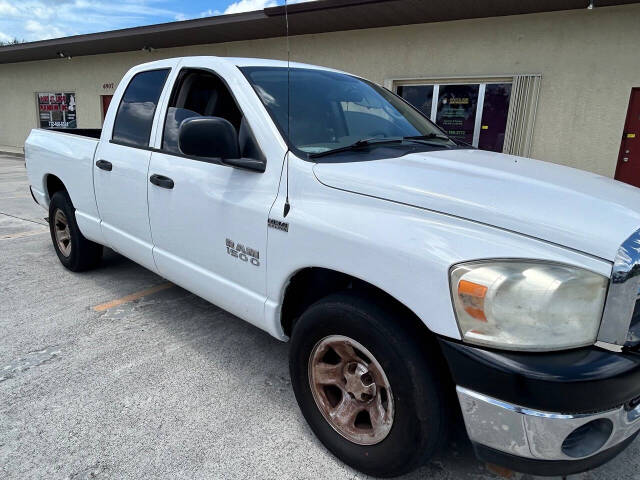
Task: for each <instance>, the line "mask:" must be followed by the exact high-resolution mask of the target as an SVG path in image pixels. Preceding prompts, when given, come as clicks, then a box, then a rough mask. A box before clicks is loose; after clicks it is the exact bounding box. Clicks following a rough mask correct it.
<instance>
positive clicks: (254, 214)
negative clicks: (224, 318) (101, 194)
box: [149, 58, 284, 328]
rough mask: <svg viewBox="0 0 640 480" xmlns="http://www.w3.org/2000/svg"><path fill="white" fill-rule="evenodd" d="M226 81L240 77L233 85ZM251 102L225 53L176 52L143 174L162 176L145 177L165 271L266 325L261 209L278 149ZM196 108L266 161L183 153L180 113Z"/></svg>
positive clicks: (275, 175) (270, 195)
mask: <svg viewBox="0 0 640 480" xmlns="http://www.w3.org/2000/svg"><path fill="white" fill-rule="evenodd" d="M214 68H215V70H214ZM227 84H233V85H236V86H237V87H238V88H237V89H236V88H234V94H232V92H231V91H230V89H229V88H228V87H227ZM257 102H259V100H258V98H257V96H256V95H255V93H254V92H253V89H252V88H251V86H250V85H249V84H248V82H247V81H246V79H245V78H244V77H243V76H242V74H241V73H240V72H239V70H238V69H237V68H233V66H232V65H229V64H227V62H220V63H216V61H215V60H214V59H202V60H199V59H197V58H192V59H189V58H187V59H185V60H183V62H182V63H181V65H180V68H179V69H178V74H177V79H176V81H175V87H174V90H173V91H172V93H171V95H170V100H169V102H163V104H167V107H166V111H165V112H164V114H163V115H164V116H163V128H159V130H158V132H157V134H156V144H155V147H156V148H155V149H154V152H153V154H152V157H151V163H150V168H149V178H150V179H151V178H152V177H153V176H154V175H156V176H159V177H161V178H163V179H164V181H162V182H157V183H149V218H150V221H151V233H152V236H153V242H154V258H155V262H156V265H157V266H158V271H159V273H160V274H161V275H162V276H164V277H166V278H168V279H169V280H171V281H173V282H175V283H177V284H178V285H181V286H183V287H184V288H186V289H188V290H190V291H192V292H194V293H196V294H198V295H200V296H201V297H203V298H205V299H207V300H209V301H210V302H213V303H215V304H216V305H218V306H220V307H222V308H224V309H225V310H228V311H230V312H232V313H233V314H235V315H237V316H239V317H241V318H243V319H244V320H247V321H249V322H252V323H254V324H257V325H258V326H261V327H263V328H264V326H263V325H262V322H263V318H264V302H265V299H266V267H267V265H266V262H267V260H268V259H267V258H266V253H267V248H266V246H267V219H268V216H269V210H270V208H271V205H272V204H273V202H274V200H275V198H276V196H277V190H278V182H279V178H280V172H281V169H282V162H283V156H284V150H283V149H282V146H279V145H273V136H272V137H271V142H269V141H268V140H267V139H266V138H265V137H266V135H265V134H264V133H263V130H262V129H263V128H264V127H262V128H261V124H264V123H265V122H264V118H263V117H260V116H259V115H257V113H256V110H257V108H256V105H257ZM194 116H216V117H222V118H225V119H226V120H228V121H229V122H231V123H232V124H233V125H234V126H235V127H236V130H237V131H238V132H239V137H240V148H241V150H242V151H243V156H244V157H247V158H258V157H260V158H262V159H266V160H267V164H266V171H265V172H264V173H258V172H252V171H246V170H240V169H236V168H233V167H230V166H226V165H223V164H221V163H219V162H216V161H207V160H205V159H202V158H200V159H198V158H190V157H187V156H185V155H182V154H181V153H180V150H179V147H178V132H179V126H180V122H182V121H183V120H184V119H186V118H189V117H194ZM265 140H266V141H265ZM156 178H157V177H156ZM167 179H168V180H170V181H168V180H167Z"/></svg>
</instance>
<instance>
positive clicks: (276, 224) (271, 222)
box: [267, 218, 289, 232]
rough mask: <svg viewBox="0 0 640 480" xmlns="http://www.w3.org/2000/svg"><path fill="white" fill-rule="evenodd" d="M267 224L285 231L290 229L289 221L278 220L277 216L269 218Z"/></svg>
mask: <svg viewBox="0 0 640 480" xmlns="http://www.w3.org/2000/svg"><path fill="white" fill-rule="evenodd" d="M267 225H268V226H269V227H270V228H275V229H276V230H282V231H283V232H288V231H289V224H288V223H287V222H281V221H280V220H276V219H275V218H270V219H268V220H267Z"/></svg>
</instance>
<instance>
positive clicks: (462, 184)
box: [314, 150, 640, 261]
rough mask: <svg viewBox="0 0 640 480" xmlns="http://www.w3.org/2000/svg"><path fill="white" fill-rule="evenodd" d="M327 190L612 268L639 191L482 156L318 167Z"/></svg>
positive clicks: (632, 225)
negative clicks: (423, 212) (460, 221)
mask: <svg viewBox="0 0 640 480" xmlns="http://www.w3.org/2000/svg"><path fill="white" fill-rule="evenodd" d="M314 173H315V175H316V178H317V179H318V180H319V181H320V182H321V183H323V184H324V185H326V186H328V187H333V188H338V189H341V190H345V191H349V192H353V193H358V194H363V195H368V196H372V197H376V198H379V199H383V200H389V201H393V202H398V203H402V204H406V205H411V206H414V207H419V208H424V209H428V210H431V211H435V212H441V213H444V214H448V215H454V216H456V217H461V218H464V219H468V220H471V221H474V222H480V223H483V224H487V225H491V226H494V227H498V228H502V229H506V230H510V231H513V232H517V233H520V234H524V235H528V236H532V237H536V238H539V239H542V240H545V241H548V242H552V243H555V244H559V245H563V246H565V247H569V248H572V249H575V250H579V251H582V252H585V253H588V254H590V255H594V256H597V257H600V258H604V259H606V260H610V261H613V259H614V258H615V255H616V253H617V251H618V247H619V246H620V244H622V242H623V241H624V240H625V239H626V238H627V237H628V236H629V235H631V233H633V232H634V231H635V230H636V229H637V228H638V227H640V189H639V188H636V187H632V186H630V185H627V184H624V183H621V182H617V181H615V180H612V179H610V178H607V177H603V176H600V175H596V174H594V173H589V172H585V171H581V170H576V169H573V168H569V167H564V166H561V165H556V164H552V163H547V162H542V161H538V160H532V159H529V158H521V157H515V156H511V155H503V154H498V153H492V152H486V151H482V150H446V151H436V152H423V153H412V154H408V155H405V156H403V157H399V158H391V159H383V160H372V161H364V162H363V161H360V162H351V163H318V164H316V165H315V166H314Z"/></svg>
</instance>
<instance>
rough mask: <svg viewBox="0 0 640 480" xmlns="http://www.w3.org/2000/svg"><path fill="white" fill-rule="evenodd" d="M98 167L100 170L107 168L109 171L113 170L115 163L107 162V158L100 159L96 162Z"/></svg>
mask: <svg viewBox="0 0 640 480" xmlns="http://www.w3.org/2000/svg"><path fill="white" fill-rule="evenodd" d="M96 167H98V168H99V169H100V170H106V171H107V172H110V171H111V170H113V165H112V164H111V162H107V161H106V160H98V161H97V162H96Z"/></svg>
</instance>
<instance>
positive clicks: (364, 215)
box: [25, 57, 640, 477]
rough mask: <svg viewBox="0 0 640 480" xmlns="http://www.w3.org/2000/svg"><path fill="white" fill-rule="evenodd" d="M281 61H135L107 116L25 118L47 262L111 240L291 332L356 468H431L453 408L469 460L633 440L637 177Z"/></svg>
mask: <svg viewBox="0 0 640 480" xmlns="http://www.w3.org/2000/svg"><path fill="white" fill-rule="evenodd" d="M289 67H290V68H288V64H287V63H286V62H278V61H270V60H256V59H238V58H215V57H186V58H176V59H169V60H162V61H157V62H152V63H147V64H144V65H140V66H137V67H135V68H133V69H131V70H130V71H129V72H128V73H127V74H126V75H125V77H124V79H123V80H122V82H121V83H120V85H119V86H118V88H117V90H116V92H115V96H114V99H113V101H112V103H111V107H110V108H109V111H108V113H107V115H106V118H105V122H104V128H103V129H102V130H101V131H99V130H95V131H93V130H91V131H90V130H74V131H71V130H68V131H63V132H59V131H58V132H56V131H47V130H40V129H35V130H33V131H32V132H31V135H30V136H29V138H28V139H27V142H26V146H25V152H26V163H27V169H28V174H29V182H30V185H31V191H32V193H33V197H34V199H35V201H36V202H37V203H39V204H40V205H41V206H43V207H44V208H47V209H48V210H49V223H50V228H51V238H52V240H53V245H54V248H55V250H56V253H57V255H58V257H59V259H60V261H61V262H62V263H63V265H64V266H65V267H67V268H68V269H70V270H72V271H80V270H85V269H88V268H90V267H93V266H95V265H96V264H97V263H98V262H99V261H100V257H101V255H102V246H103V245H104V246H108V247H110V248H112V249H114V250H116V251H117V252H119V253H121V254H122V255H125V256H126V257H128V258H130V259H132V260H134V261H135V262H138V263H139V264H141V265H143V266H144V267H146V268H148V269H150V270H152V271H154V272H156V273H158V274H159V275H161V276H163V277H165V278H167V279H169V280H171V281H172V282H175V283H176V284H178V285H180V286H182V287H184V288H186V289H188V290H190V291H192V292H194V293H196V294H197V295H199V296H201V297H203V298H205V299H207V300H209V301H210V302H213V303H215V304H216V305H218V306H220V307H221V308H224V309H225V310H228V311H229V312H231V313H233V314H234V315H237V316H238V317H240V318H242V319H244V320H246V321H248V322H251V323H252V324H254V325H256V326H257V327H259V328H262V329H264V330H265V331H266V332H268V333H269V334H271V335H273V336H274V337H276V338H278V339H280V340H290V341H291V348H290V373H291V381H292V384H293V389H294V391H295V395H296V398H297V400H298V403H299V405H300V408H301V409H302V413H303V414H304V416H305V418H306V420H307V421H308V423H309V425H310V426H311V428H312V430H313V431H314V432H315V434H316V435H317V436H318V438H319V439H320V440H321V441H322V442H323V443H324V445H326V447H327V448H328V449H329V450H330V451H331V452H333V453H334V454H335V455H336V456H337V457H339V458H340V459H342V460H343V461H344V462H346V463H347V464H349V465H351V466H353V467H354V468H356V469H358V470H360V471H362V472H365V473H367V474H371V475H375V476H383V477H384V476H395V475H399V474H402V473H404V472H407V471H410V470H412V469H414V468H416V467H418V466H419V465H421V464H423V463H424V462H425V461H426V460H427V459H429V458H430V457H431V456H432V454H433V453H434V451H435V450H436V449H437V447H438V446H439V445H442V443H443V441H444V440H445V439H446V433H447V432H448V431H450V430H451V429H452V425H453V422H455V419H456V418H458V417H459V416H460V415H461V416H462V418H463V419H464V424H465V427H466V431H467V433H468V436H469V438H470V440H471V442H472V444H473V446H474V449H475V451H476V454H477V455H478V457H479V458H481V459H483V460H485V461H488V462H491V463H495V464H500V465H504V466H506V467H508V468H511V469H513V470H518V471H523V472H529V473H533V474H539V475H561V474H569V473H575V472H579V471H584V470H587V469H590V468H593V467H595V466H598V465H600V464H602V463H604V462H606V461H607V460H609V459H611V458H612V457H614V456H615V455H616V454H618V453H619V452H620V451H622V450H623V449H624V448H625V447H626V446H627V445H629V443H631V442H632V441H633V439H634V438H635V437H636V435H637V434H638V431H639V429H640V406H639V404H640V349H639V345H640V302H638V301H637V298H638V293H639V286H640V276H638V273H639V272H640V231H639V230H638V229H639V228H640V190H638V189H636V188H634V187H631V186H628V185H624V184H622V183H618V182H616V181H613V180H611V179H609V178H604V177H601V176H598V175H594V174H592V173H586V172H581V171H578V170H573V169H570V168H566V167H562V166H559V165H554V164H549V163H544V162H540V161H536V160H531V159H528V158H518V157H514V156H508V155H502V154H496V153H491V152H484V151H480V150H476V149H473V148H471V147H469V146H468V145H462V144H457V143H456V142H454V141H452V140H451V139H449V138H448V137H447V136H446V135H445V134H444V133H443V132H442V131H441V130H440V129H439V128H438V127H437V126H435V125H434V124H432V123H431V122H430V121H429V120H428V119H427V118H425V117H424V116H423V115H422V114H421V113H420V112H419V111H418V110H416V109H415V108H413V107H412V106H410V105H409V104H408V103H406V102H405V101H404V100H402V99H401V98H399V97H398V96H396V95H394V94H393V93H391V92H389V91H388V90H385V89H383V88H381V87H379V86H377V85H375V84H373V83H371V82H369V81H367V80H364V79H362V78H358V77H356V76H353V75H349V74H346V73H343V72H338V71H335V70H330V69H326V68H321V67H316V66H311V65H303V64H291V65H290V66H289ZM92 137H93V138H92ZM177 321H179V320H177Z"/></svg>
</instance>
